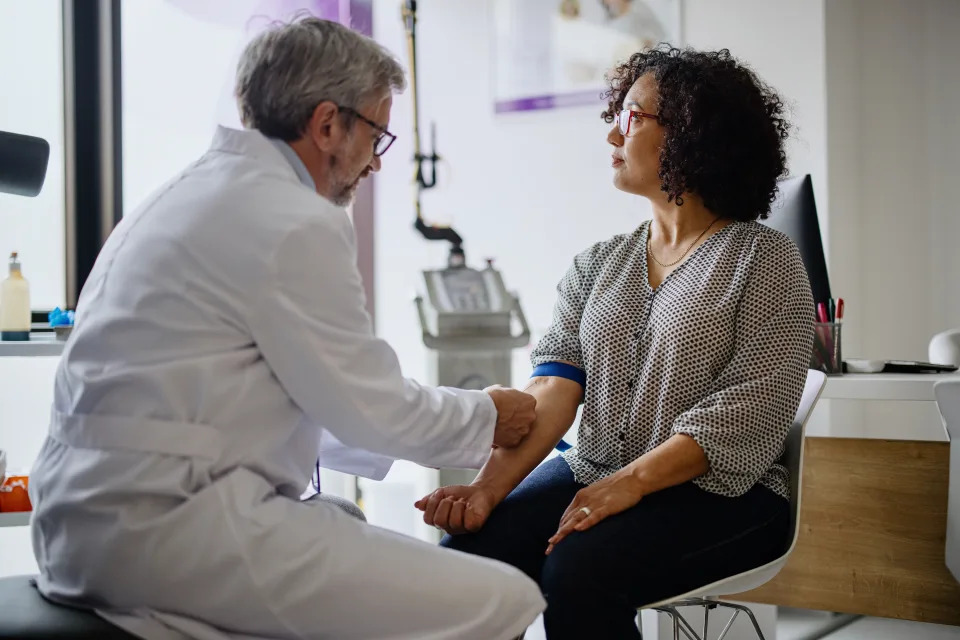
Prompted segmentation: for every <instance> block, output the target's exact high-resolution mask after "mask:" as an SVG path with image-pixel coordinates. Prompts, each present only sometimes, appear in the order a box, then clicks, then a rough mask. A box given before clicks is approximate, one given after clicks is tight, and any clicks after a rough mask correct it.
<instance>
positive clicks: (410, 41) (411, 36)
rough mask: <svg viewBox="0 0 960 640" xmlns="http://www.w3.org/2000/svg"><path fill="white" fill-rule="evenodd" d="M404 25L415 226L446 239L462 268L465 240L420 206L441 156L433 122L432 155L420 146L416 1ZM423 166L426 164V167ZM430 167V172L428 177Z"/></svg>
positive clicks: (408, 0)
mask: <svg viewBox="0 0 960 640" xmlns="http://www.w3.org/2000/svg"><path fill="white" fill-rule="evenodd" d="M402 15H403V25H404V29H405V30H406V32H407V53H408V56H409V58H410V87H411V93H412V94H413V96H412V98H413V160H414V163H415V165H416V171H415V173H414V181H415V186H414V200H413V203H414V209H415V211H416V215H417V217H416V221H415V223H414V227H415V228H416V229H417V231H419V232H420V234H421V235H422V236H423V237H424V238H426V239H427V240H446V241H447V242H449V243H450V244H451V245H452V246H451V248H450V262H451V265H453V264H458V265H463V264H464V263H465V260H464V255H463V248H462V245H463V238H461V237H460V234H458V233H457V232H456V231H454V230H453V229H451V228H450V227H442V226H436V225H430V224H427V223H426V222H425V221H424V219H423V210H422V207H421V204H420V194H421V192H422V191H423V190H425V189H432V188H433V187H435V186H437V162H439V160H440V156H439V155H437V151H436V148H437V134H436V127H435V125H433V124H432V123H431V126H430V146H431V150H430V153H428V154H425V153H424V152H423V147H422V146H421V143H420V94H419V91H418V83H417V0H404V3H403V10H402ZM424 165H427V167H426V168H425V166H424ZM427 168H428V169H429V175H428V171H427Z"/></svg>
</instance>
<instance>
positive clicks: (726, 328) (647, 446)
mask: <svg viewBox="0 0 960 640" xmlns="http://www.w3.org/2000/svg"><path fill="white" fill-rule="evenodd" d="M649 228H650V223H649V222H645V223H643V224H642V225H640V227H639V228H637V230H636V231H634V232H633V233H631V234H624V235H619V236H616V237H614V238H613V239H611V240H608V241H606V242H600V243H597V244H595V245H594V246H592V247H591V248H589V249H587V250H586V251H584V252H583V253H581V254H580V255H578V256H577V257H576V258H575V259H574V261H573V265H572V266H571V267H570V269H569V271H567V274H566V276H564V278H563V280H561V281H560V284H559V285H558V287H557V291H558V294H559V295H558V297H557V304H556V307H555V309H554V316H553V324H552V325H551V327H550V330H549V331H548V332H547V334H546V335H545V336H544V337H543V338H542V339H541V340H540V342H539V344H538V345H537V347H536V349H535V350H534V352H533V356H532V361H533V366H535V367H536V366H538V365H540V364H543V363H546V362H554V361H561V360H565V361H568V362H571V363H573V364H575V365H576V366H578V367H580V368H582V369H583V370H584V371H585V372H586V374H587V383H586V389H585V391H584V399H583V403H584V406H583V415H582V418H581V421H580V428H579V431H578V434H577V446H576V447H575V448H573V449H570V450H569V451H567V452H565V453H564V454H563V456H564V458H565V459H566V461H567V463H568V464H569V465H570V468H571V469H572V470H573V473H574V476H575V477H576V479H577V481H578V482H581V483H584V484H591V483H593V482H596V481H597V480H600V479H601V478H603V477H605V476H607V475H609V474H611V473H613V472H615V471H617V470H618V469H621V468H623V467H624V466H626V465H628V464H629V463H631V462H633V461H634V460H636V459H637V458H639V457H640V456H641V455H643V454H644V453H646V452H648V451H650V450H652V449H654V448H656V447H657V446H659V445H661V444H663V443H664V442H665V441H666V440H668V439H669V438H670V437H671V436H673V435H674V434H677V433H683V434H686V435H688V436H690V437H692V438H693V439H694V440H695V441H696V442H697V443H698V444H699V445H700V446H701V447H702V448H703V450H704V452H705V453H706V456H707V459H708V461H709V463H710V470H709V471H708V472H707V473H706V474H705V475H703V476H700V477H699V478H697V479H696V480H694V482H695V483H696V484H697V485H698V486H700V487H701V488H702V489H704V490H706V491H710V492H713V493H716V494H720V495H723V496H731V497H733V496H739V495H742V494H743V493H746V492H747V491H748V490H749V489H750V488H751V487H753V486H754V484H756V483H757V482H759V483H760V484H762V485H763V486H766V487H768V488H770V489H771V490H773V491H774V492H775V493H777V494H779V495H780V496H782V497H785V498H786V497H788V496H789V495H790V486H789V476H788V475H787V471H786V469H785V468H784V467H783V466H781V465H779V464H777V463H776V460H777V459H778V458H779V457H780V455H781V454H782V452H783V443H784V441H785V439H786V435H787V431H788V430H789V428H790V425H791V424H792V422H793V417H794V414H795V412H796V409H797V406H798V405H799V403H800V396H801V394H802V392H803V387H804V381H805V380H806V374H807V366H808V364H809V362H810V354H811V351H812V348H813V320H814V307H813V298H812V296H811V294H810V283H809V280H808V279H807V274H806V271H805V269H804V266H803V261H802V259H801V257H800V254H799V252H798V251H797V248H796V246H795V245H794V244H793V242H792V241H791V240H790V239H789V238H788V237H787V236H785V235H783V234H782V233H779V232H778V231H774V230H773V229H770V228H768V227H765V226H763V225H761V224H759V223H756V222H734V223H732V224H729V225H727V226H726V227H724V228H722V229H721V230H720V231H718V232H716V233H715V234H713V235H712V236H710V237H709V238H708V239H707V240H706V241H705V242H704V243H703V244H702V245H700V246H699V247H698V248H697V249H696V250H695V251H694V252H693V253H692V254H691V255H690V257H688V258H687V260H686V262H684V263H682V264H681V265H680V266H679V267H677V268H676V269H675V270H674V271H673V272H672V273H671V274H670V275H669V276H667V278H666V279H664V281H663V282H662V283H661V284H660V286H659V287H657V288H656V289H655V290H654V289H651V288H650V285H649V282H648V280H647V259H646V244H647V234H648V232H649Z"/></svg>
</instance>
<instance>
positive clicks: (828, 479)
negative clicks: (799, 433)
mask: <svg viewBox="0 0 960 640" xmlns="http://www.w3.org/2000/svg"><path fill="white" fill-rule="evenodd" d="M949 447H950V445H949V444H948V443H944V442H910V441H891V440H860V439H857V440H853V439H843V438H808V439H807V441H806V453H805V459H804V469H803V504H802V505H801V513H800V525H801V526H800V537H799V539H798V542H797V548H796V549H795V550H794V553H793V555H792V556H791V558H790V561H789V562H788V563H787V565H786V566H785V567H784V569H783V571H781V572H780V574H779V575H778V576H777V577H776V578H775V579H774V580H773V581H771V582H769V583H768V584H766V585H764V586H763V587H760V588H759V589H754V590H753V591H748V592H747V593H744V594H739V595H737V596H735V597H734V598H732V599H735V600H743V601H749V602H758V603H764V604H776V605H781V606H789V607H798V608H801V609H817V610H822V611H838V612H842V613H857V614H864V615H870V616H880V617H887V618H901V619H905V620H918V621H922V622H936V623H940V624H950V625H960V584H958V583H957V581H956V580H955V579H954V578H953V576H952V575H951V574H950V572H949V571H948V570H947V568H946V566H945V565H944V544H945V538H946V521H947V479H948V469H949V452H950V449H949Z"/></svg>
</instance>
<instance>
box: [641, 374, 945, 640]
mask: <svg viewBox="0 0 960 640" xmlns="http://www.w3.org/2000/svg"><path fill="white" fill-rule="evenodd" d="M826 381H827V377H826V376H825V375H824V374H823V373H822V372H820V371H814V370H812V369H811V370H809V371H808V372H807V384H806V386H805V387H804V389H803V397H802V398H801V399H800V406H799V407H798V408H797V415H796V417H795V418H794V419H793V426H792V427H790V432H789V433H788V435H787V441H786V443H785V445H784V452H783V456H782V457H781V458H780V462H781V463H782V464H783V465H784V466H786V468H787V471H788V472H789V473H790V488H791V491H790V530H791V531H792V532H793V536H792V539H791V541H790V546H789V548H788V549H787V550H786V552H785V553H784V554H783V555H782V556H780V557H779V558H777V559H776V560H774V561H772V562H768V563H767V564H765V565H763V566H760V567H757V568H756V569H751V570H750V571H745V572H744V573H741V574H738V575H735V576H730V577H729V578H725V579H723V580H720V581H718V582H714V583H713V584H708V585H705V586H703V587H700V588H698V589H694V590H693V591H690V592H689V593H685V594H683V595H680V596H677V597H674V598H670V599H668V600H662V601H660V602H654V603H652V604H648V605H645V606H642V607H639V608H638V610H643V609H655V610H656V611H659V612H661V613H666V614H667V615H669V616H670V617H671V618H673V636H674V638H675V640H679V638H680V632H681V631H682V632H683V634H684V635H685V636H686V637H687V638H688V640H707V621H708V618H709V613H710V610H711V609H715V608H717V607H725V608H728V609H733V610H734V614H733V616H732V617H731V618H730V620H729V621H728V622H727V625H726V627H724V629H723V631H721V632H720V636H719V638H718V640H723V638H724V637H725V636H726V635H727V632H728V631H729V630H730V627H731V626H732V625H733V622H734V620H736V619H737V615H739V614H740V612H741V611H742V612H744V613H746V614H747V615H748V616H749V617H750V621H751V622H752V623H753V627H754V629H756V632H757V636H758V637H759V638H760V640H764V637H763V632H762V631H761V630H760V625H759V624H758V623H757V619H756V618H755V617H754V615H753V612H752V611H751V610H750V609H749V608H748V607H745V606H743V605H739V604H732V603H729V602H721V601H720V600H719V597H720V596H725V595H729V594H736V593H743V592H744V591H749V590H751V589H756V588H757V587H759V586H761V585H763V584H765V583H767V582H769V581H770V580H772V579H773V578H774V576H776V575H777V574H778V573H779V572H780V569H782V568H783V566H784V565H785V564H786V563H787V559H788V558H789V557H790V554H791V553H793V549H794V547H796V545H797V537H798V536H799V533H800V517H799V516H800V497H801V495H800V493H801V492H800V488H801V485H800V470H801V469H802V468H803V438H804V432H805V430H806V425H807V420H808V419H809V417H810V414H811V413H812V412H813V407H814V406H815V405H816V404H817V400H818V399H819V398H820V394H821V392H822V391H823V387H824V384H825V383H826ZM956 399H957V407H956V409H957V413H958V420H960V389H958V390H957V395H956ZM957 424H958V430H960V422H958V423H957ZM958 439H960V436H958ZM958 449H960V447H958ZM958 489H960V485H958ZM958 498H960V496H958ZM958 506H960V505H958ZM955 517H957V518H960V515H957V516H955ZM958 534H960V529H958ZM957 553H958V556H960V548H958V550H957ZM958 561H960V557H958ZM690 606H702V607H703V608H704V612H703V635H698V634H697V632H696V631H695V630H694V628H693V626H692V625H691V624H690V623H689V622H688V621H687V620H686V618H684V617H683V615H682V614H681V613H680V611H679V610H678V607H690Z"/></svg>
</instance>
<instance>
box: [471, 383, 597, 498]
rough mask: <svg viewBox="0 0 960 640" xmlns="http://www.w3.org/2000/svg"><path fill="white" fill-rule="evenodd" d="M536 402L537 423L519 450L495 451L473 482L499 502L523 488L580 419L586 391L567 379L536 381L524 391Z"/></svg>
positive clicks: (516, 448)
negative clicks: (580, 409) (525, 481)
mask: <svg viewBox="0 0 960 640" xmlns="http://www.w3.org/2000/svg"><path fill="white" fill-rule="evenodd" d="M524 391H526V392H527V393H529V394H530V395H532V396H534V397H535V398H536V399H537V419H536V420H535V421H534V423H533V427H532V428H531V429H530V434H529V435H528V436H527V437H526V438H525V439H524V440H523V442H522V443H520V445H519V446H518V447H515V448H512V449H505V448H503V447H501V448H498V449H494V450H493V451H492V452H491V453H490V458H489V459H488V460H487V463H486V464H485V465H483V468H482V469H481V470H480V474H479V475H478V476H477V478H476V480H474V481H473V484H475V485H481V486H484V487H486V488H487V489H489V490H490V491H491V492H492V493H493V494H494V496H496V499H497V501H498V502H499V501H500V500H503V499H504V498H505V497H506V496H507V494H509V493H510V492H511V491H513V489H514V488H515V487H516V486H517V485H518V484H520V482H521V481H522V480H523V479H524V478H526V477H527V475H528V474H529V473H530V472H531V471H532V470H533V469H534V467H536V466H537V465H538V464H540V463H541V462H542V461H543V459H544V458H546V457H547V455H548V454H549V453H550V451H551V450H552V449H553V448H554V447H555V446H556V445H557V442H559V441H560V439H561V438H562V437H563V435H564V434H565V433H566V432H567V431H568V430H569V429H570V426H571V425H572V424H573V421H574V419H575V418H576V417H577V406H578V405H579V404H580V398H581V397H582V395H583V387H581V386H580V385H579V384H578V383H576V382H573V381H572V380H567V379H565V378H554V377H549V378H533V379H531V380H530V384H529V385H527V387H526V388H525V389H524Z"/></svg>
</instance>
